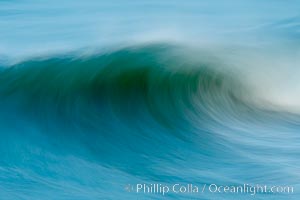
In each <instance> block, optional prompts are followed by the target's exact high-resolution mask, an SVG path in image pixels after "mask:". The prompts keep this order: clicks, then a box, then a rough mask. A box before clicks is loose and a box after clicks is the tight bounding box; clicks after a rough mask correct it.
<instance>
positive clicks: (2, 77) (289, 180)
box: [0, 44, 300, 200]
mask: <svg viewBox="0 0 300 200" xmlns="http://www.w3.org/2000/svg"><path fill="white" fill-rule="evenodd" d="M186 51H187V49H186V48H183V47H179V46H175V45H166V44H157V45H144V46H135V47H129V48H123V49H120V50H115V51H110V52H105V53H98V54H95V55H90V56H78V55H61V56H55V57H51V58H36V59H31V60H27V61H24V62H21V63H18V64H14V65H12V66H6V67H2V68H1V70H0V109H1V113H0V122H1V123H0V133H1V138H2V140H1V141H0V153H1V155H2V156H1V160H0V183H1V184H0V185H1V189H0V196H1V197H2V198H3V199H31V200H33V199H44V200H47V199H99V198H100V199H137V198H144V197H146V199H157V198H160V197H161V198H166V199H168V198H170V199H172V198H178V199H188V198H203V199H211V198H213V199H224V198H230V199H241V198H243V199H247V198H249V199H251V198H253V196H251V195H249V194H226V196H225V195H222V194H211V193H209V192H206V193H203V194H202V193H201V196H198V195H199V194H176V195H175V194H168V195H167V196H164V197H162V196H159V195H155V194H148V195H146V196H143V195H144V194H136V193H130V192H126V191H124V186H125V185H127V184H136V183H149V184H151V183H161V184H174V183H180V184H189V183H193V184H196V185H197V184H198V185H203V184H209V183H215V184H225V185H242V184H267V185H280V184H281V185H284V184H289V185H292V186H293V187H294V190H295V193H294V194H293V195H288V196H284V194H274V195H272V194H267V195H266V194H260V195H258V194H257V196H256V198H264V199H268V198H270V199H273V198H277V197H280V198H281V197H282V198H286V197H289V199H293V198H295V199H298V198H299V193H297V192H296V191H297V189H299V188H300V187H299V181H300V176H299V170H300V169H299V165H300V162H299V158H300V157H299V156H300V155H299V153H298V152H300V146H299V142H300V137H299V130H300V118H299V116H298V115H297V114H291V113H289V112H283V111H278V110H277V111H276V110H272V109H270V108H267V107H264V106H263V105H265V104H263V103H261V104H260V103H259V100H258V99H259V97H257V96H255V92H254V91H253V90H252V89H251V87H250V86H249V85H247V84H246V82H245V81H243V80H242V79H241V78H239V77H241V76H239V72H238V71H236V70H232V69H231V68H230V67H228V66H227V65H226V63H224V62H223V61H222V60H221V59H219V58H218V57H217V56H215V55H210V54H209V53H205V52H201V53H199V52H198V53H197V54H196V55H195V56H192V55H193V53H186ZM275 195H276V196H275ZM278 195H279V196H278ZM280 195H283V196H280Z"/></svg>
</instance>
